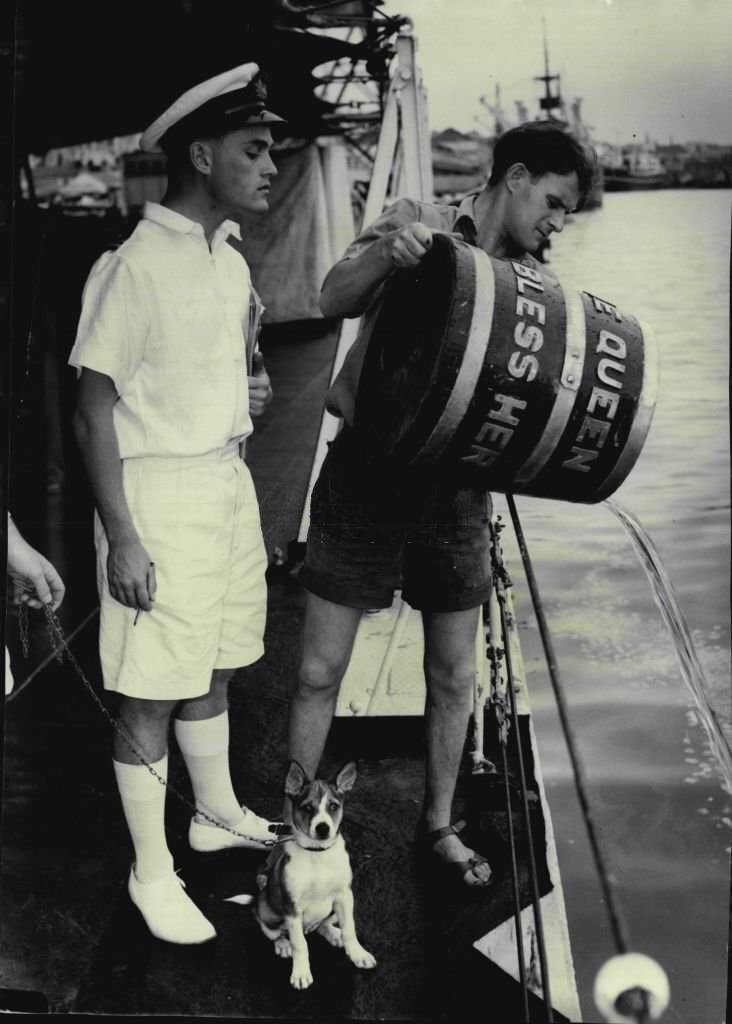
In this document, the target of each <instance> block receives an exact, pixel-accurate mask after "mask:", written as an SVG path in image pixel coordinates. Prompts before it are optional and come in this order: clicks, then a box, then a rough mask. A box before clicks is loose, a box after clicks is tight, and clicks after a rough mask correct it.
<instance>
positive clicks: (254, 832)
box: [188, 807, 292, 853]
mask: <svg viewBox="0 0 732 1024" xmlns="http://www.w3.org/2000/svg"><path fill="white" fill-rule="evenodd" d="M242 811H243V812H244V817H243V818H242V819H241V820H240V821H237V823H236V824H235V825H230V826H227V827H226V828H219V827H217V826H216V825H210V824H209V823H208V822H206V821H196V819H195V818H191V827H190V828H189V829H188V841H189V842H190V844H191V848H192V849H194V850H196V851H198V853H214V852H215V851H216V850H231V849H233V848H234V847H237V846H244V847H247V848H248V849H250V850H268V849H269V848H270V847H272V846H275V845H276V844H277V843H280V842H282V840H283V839H284V838H286V837H287V836H288V835H289V834H290V833H291V832H292V829H291V828H290V827H289V826H288V825H284V824H283V823H282V822H281V821H267V819H266V818H261V817H260V816H259V815H258V814H255V813H254V811H250V810H249V808H248V807H242ZM229 829H231V831H229ZM235 833H236V834H235Z"/></svg>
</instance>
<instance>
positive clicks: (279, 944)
mask: <svg viewBox="0 0 732 1024" xmlns="http://www.w3.org/2000/svg"><path fill="white" fill-rule="evenodd" d="M274 948H275V953H276V954H277V956H281V957H285V958H288V959H289V957H291V956H292V943H291V942H290V940H289V939H288V938H287V936H286V935H280V937H279V938H278V939H275V944H274Z"/></svg>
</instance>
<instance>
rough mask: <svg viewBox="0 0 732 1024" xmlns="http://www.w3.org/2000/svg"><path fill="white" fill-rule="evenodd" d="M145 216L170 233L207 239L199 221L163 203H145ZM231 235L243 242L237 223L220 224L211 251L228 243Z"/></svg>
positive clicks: (228, 221)
mask: <svg viewBox="0 0 732 1024" xmlns="http://www.w3.org/2000/svg"><path fill="white" fill-rule="evenodd" d="M143 216H144V218H145V220H151V221H153V223H155V224H161V225H162V226H163V227H164V228H168V229H169V230H170V231H178V232H179V233H180V234H182V235H198V236H199V238H203V239H205V235H204V233H203V226H202V225H201V224H199V223H198V221H196V220H191V219H190V218H189V217H186V216H184V215H183V214H182V213H178V211H177V210H171V209H170V207H169V206H163V205H162V203H145V209H144V211H143ZM229 235H233V236H234V238H237V239H238V240H239V241H241V228H240V227H239V225H238V224H237V223H236V221H233V220H225V221H223V223H221V224H219V226H218V227H217V228H216V231H215V232H214V236H213V239H212V244H211V249H212V250H213V249H216V248H218V246H219V245H220V244H221V243H222V242H224V241H226V239H227V238H228V237H229Z"/></svg>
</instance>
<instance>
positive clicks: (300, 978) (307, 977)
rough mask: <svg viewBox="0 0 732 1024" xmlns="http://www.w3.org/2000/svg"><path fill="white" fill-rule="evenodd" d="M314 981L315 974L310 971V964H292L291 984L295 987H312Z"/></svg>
mask: <svg viewBox="0 0 732 1024" xmlns="http://www.w3.org/2000/svg"><path fill="white" fill-rule="evenodd" d="M312 983H313V976H312V974H311V973H310V964H300V965H299V966H298V965H297V964H293V965H292V974H291V975H290V984H291V985H292V987H293V988H299V989H303V988H310V986H311V985H312Z"/></svg>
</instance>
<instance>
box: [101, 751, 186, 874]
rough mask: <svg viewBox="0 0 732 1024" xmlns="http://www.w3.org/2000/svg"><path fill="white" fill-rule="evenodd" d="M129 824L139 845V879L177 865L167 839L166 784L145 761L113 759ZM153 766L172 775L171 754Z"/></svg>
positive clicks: (131, 833) (159, 771)
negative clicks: (169, 764)
mask: <svg viewBox="0 0 732 1024" xmlns="http://www.w3.org/2000/svg"><path fill="white" fill-rule="evenodd" d="M112 764H113V766H114V774H115V776H116V778H117V786H118V788H119V795H120V798H121V800H122V810H123V811H124V815H125V820H126V821H127V827H128V828H129V830H130V836H131V837H132V845H133V846H134V848H135V875H136V876H137V880H138V882H143V883H144V882H154V881H155V880H156V879H157V878H162V877H163V876H164V875H167V874H168V873H169V872H170V871H172V869H173V857H172V854H171V852H170V850H169V849H168V844H167V842H166V839H165V793H166V790H165V786H163V785H161V783H160V782H158V780H157V779H156V778H155V777H154V776H153V775H151V774H150V772H149V771H148V770H147V768H146V767H145V765H143V764H124V763H123V762H121V761H114V760H113V761H112ZM152 767H153V768H154V769H155V771H156V772H157V773H158V775H160V776H161V777H162V778H163V779H166V780H167V778H168V755H167V754H166V755H165V756H164V757H162V758H161V759H160V760H159V761H154V762H153V763H152Z"/></svg>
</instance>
